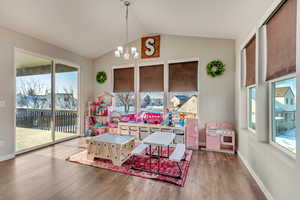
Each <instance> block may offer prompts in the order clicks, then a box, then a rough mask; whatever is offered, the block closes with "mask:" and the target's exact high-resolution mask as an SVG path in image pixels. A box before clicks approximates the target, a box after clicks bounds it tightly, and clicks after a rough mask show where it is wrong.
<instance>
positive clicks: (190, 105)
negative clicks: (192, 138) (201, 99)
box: [169, 92, 198, 121]
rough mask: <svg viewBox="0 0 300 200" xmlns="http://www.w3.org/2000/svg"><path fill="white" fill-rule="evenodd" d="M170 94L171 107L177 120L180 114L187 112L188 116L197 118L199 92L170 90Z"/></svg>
mask: <svg viewBox="0 0 300 200" xmlns="http://www.w3.org/2000/svg"><path fill="white" fill-rule="evenodd" d="M169 95H170V96H169V108H170V109H171V111H172V112H173V113H174V120H175V121H177V120H178V119H179V114H185V115H186V117H187V118H197V114H198V95H197V92H170V93H169Z"/></svg>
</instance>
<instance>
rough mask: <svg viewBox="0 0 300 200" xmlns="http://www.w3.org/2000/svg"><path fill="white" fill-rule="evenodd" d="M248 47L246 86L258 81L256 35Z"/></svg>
mask: <svg viewBox="0 0 300 200" xmlns="http://www.w3.org/2000/svg"><path fill="white" fill-rule="evenodd" d="M245 49H246V86H250V85H254V84H255V83H256V78H255V77H256V37H255V36H254V37H253V38H252V39H251V40H250V41H249V43H248V44H247V45H246V47H245Z"/></svg>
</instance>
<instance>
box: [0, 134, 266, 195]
mask: <svg viewBox="0 0 300 200" xmlns="http://www.w3.org/2000/svg"><path fill="white" fill-rule="evenodd" d="M79 142H80V140H79V139H75V140H72V141H68V142H64V143H60V144H57V145H54V146H51V147H47V148H44V149H41V150H37V151H34V152H30V153H27V154H23V155H20V156H18V157H17V158H16V159H14V160H10V161H5V162H0V200H2V199H3V200H12V199H18V200H19V199H20V200H44V199H53V200H69V199H70V200H85V199H87V200H89V199H91V200H96V199H101V200H102V199H103V200H115V199H116V200H123V199H124V200H125V199H136V200H141V199H143V200H144V199H145V200H147V199H149V200H167V199H172V200H176V199H183V200H190V199H191V200H241V199H242V200H265V199H266V198H265V197H264V195H263V194H262V192H261V191H260V189H259V188H258V186H257V184H256V183H255V182H254V180H253V178H252V177H251V176H250V174H249V173H248V171H247V169H246V168H245V167H244V166H243V164H242V162H241V161H240V159H238V157H237V156H236V155H226V154H222V153H213V152H203V151H195V152H194V154H193V158H192V162H191V163H192V164H191V167H190V171H189V174H188V177H187V181H186V184H185V187H178V186H175V185H172V184H169V183H164V182H159V181H154V180H146V179H142V178H139V177H133V176H129V175H123V174H119V173H116V172H111V171H107V170H102V169H98V168H93V167H89V166H84V165H80V164H76V163H71V162H67V161H65V159H66V158H67V157H68V156H70V155H72V154H74V153H77V152H79V151H81V150H82V149H80V148H79Z"/></svg>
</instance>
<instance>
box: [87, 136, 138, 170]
mask: <svg viewBox="0 0 300 200" xmlns="http://www.w3.org/2000/svg"><path fill="white" fill-rule="evenodd" d="M134 139H135V137H134V136H130V135H117V134H110V133H105V134H103V135H99V136H96V137H93V138H91V139H90V140H89V141H88V154H87V155H88V159H89V160H93V159H94V158H102V159H109V160H111V161H112V163H113V164H114V165H118V166H121V165H122V164H123V163H124V162H125V161H126V160H127V159H128V158H129V157H130V156H131V151H132V150H133V148H134V147H135V142H134Z"/></svg>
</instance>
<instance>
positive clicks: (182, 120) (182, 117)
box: [178, 113, 186, 127]
mask: <svg viewBox="0 0 300 200" xmlns="http://www.w3.org/2000/svg"><path fill="white" fill-rule="evenodd" d="M185 120H186V114H184V113H180V114H179V122H178V123H179V125H180V126H182V127H184V125H185Z"/></svg>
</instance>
